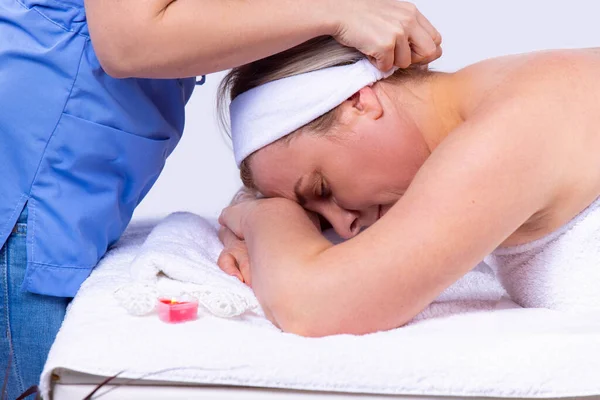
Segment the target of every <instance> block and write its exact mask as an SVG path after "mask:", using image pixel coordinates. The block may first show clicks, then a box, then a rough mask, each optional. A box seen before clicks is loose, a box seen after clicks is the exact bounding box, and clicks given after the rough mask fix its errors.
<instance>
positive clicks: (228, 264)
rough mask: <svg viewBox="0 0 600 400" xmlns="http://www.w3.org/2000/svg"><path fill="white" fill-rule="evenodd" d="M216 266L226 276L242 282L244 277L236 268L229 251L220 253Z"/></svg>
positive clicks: (233, 258)
mask: <svg viewBox="0 0 600 400" xmlns="http://www.w3.org/2000/svg"><path fill="white" fill-rule="evenodd" d="M217 265H218V266H219V268H221V270H222V271H223V272H225V273H226V274H227V275H231V276H235V277H236V278H238V279H239V280H240V281H242V282H244V277H243V276H242V273H241V272H240V270H239V268H238V267H237V263H236V260H235V257H234V256H233V255H232V254H231V253H230V252H229V251H222V252H221V254H220V255H219V259H218V260H217Z"/></svg>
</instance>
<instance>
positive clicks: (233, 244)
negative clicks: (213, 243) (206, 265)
mask: <svg viewBox="0 0 600 400" xmlns="http://www.w3.org/2000/svg"><path fill="white" fill-rule="evenodd" d="M219 239H220V240H221V242H222V243H223V245H224V248H223V251H222V252H221V255H219V259H218V260H217V265H218V266H219V268H221V270H223V272H225V273H226V274H227V275H231V276H235V277H236V278H238V279H239V280H240V281H242V282H243V283H245V284H247V285H248V286H252V280H251V279H252V278H251V275H250V260H249V259H248V247H246V242H245V241H243V240H241V239H240V238H238V237H237V236H236V235H235V234H234V233H233V232H232V231H231V230H230V229H229V228H227V227H225V226H221V228H220V229H219Z"/></svg>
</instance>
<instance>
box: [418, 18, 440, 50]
mask: <svg viewBox="0 0 600 400" xmlns="http://www.w3.org/2000/svg"><path fill="white" fill-rule="evenodd" d="M417 21H418V22H419V25H421V27H422V28H423V29H425V31H426V32H427V34H428V35H429V36H430V37H431V39H432V40H433V43H435V45H436V46H441V45H442V35H441V33H440V32H439V31H438V30H437V29H435V26H433V25H432V24H431V22H429V20H428V19H427V17H426V16H425V15H423V14H421V13H419V14H418V15H417Z"/></svg>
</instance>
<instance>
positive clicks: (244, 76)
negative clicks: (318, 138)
mask: <svg viewBox="0 0 600 400" xmlns="http://www.w3.org/2000/svg"><path fill="white" fill-rule="evenodd" d="M364 57H365V56H364V55H363V54H362V53H360V52H359V51H358V50H356V49H353V48H350V47H346V46H343V45H341V44H339V43H338V42H336V41H335V40H334V39H333V38H332V37H330V36H321V37H318V38H315V39H312V40H309V41H307V42H305V43H302V44H300V45H298V46H296V47H293V48H291V49H289V50H286V51H284V52H281V53H278V54H275V55H272V56H270V57H267V58H264V59H262V60H258V61H255V62H252V63H250V64H246V65H242V66H240V67H237V68H234V69H232V70H231V71H230V72H229V73H228V74H227V75H226V76H225V78H223V80H222V81H221V84H220V85H219V89H218V94H217V110H218V115H219V121H220V123H221V125H222V126H223V127H224V128H225V130H226V131H228V125H229V124H228V116H227V113H226V108H227V107H226V104H227V101H228V100H229V101H232V100H233V99H235V98H236V97H237V96H239V95H240V94H242V93H244V92H246V91H248V90H250V89H252V88H255V87H257V86H260V85H264V84H266V83H268V82H272V81H275V80H278V79H283V78H288V77H290V76H294V75H299V74H303V73H306V72H312V71H317V70H320V69H323V68H330V67H337V66H341V65H348V64H353V63H355V62H357V61H359V60H361V59H362V58H364ZM411 71H418V72H420V70H417V69H408V70H398V71H397V72H396V73H395V74H394V75H392V76H391V77H390V78H388V79H392V78H394V77H400V76H402V77H405V76H407V75H408V74H410V75H413V74H412V73H410V72H411ZM421 75H422V74H421ZM337 109H338V108H337V107H336V108H335V109H333V110H331V111H329V112H328V113H326V114H324V115H322V116H320V117H319V118H317V119H315V120H314V121H312V122H309V123H308V124H306V125H304V126H303V127H301V128H300V129H298V130H297V131H296V132H298V131H301V130H307V131H311V132H316V133H323V132H328V131H330V130H331V129H332V128H333V126H334V124H335V122H336V121H337ZM296 132H292V133H290V134H289V135H287V136H285V137H284V138H282V139H280V140H284V141H289V140H290V139H291V138H292V135H293V134H294V133H296ZM252 156H253V154H251V155H250V156H248V157H247V158H246V159H245V160H244V161H242V163H241V165H240V178H241V180H242V183H243V184H244V186H246V187H247V188H249V189H256V187H255V185H254V181H253V179H252V173H251V170H250V166H249V163H250V159H251V158H252Z"/></svg>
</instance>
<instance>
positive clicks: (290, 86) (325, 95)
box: [229, 58, 395, 167]
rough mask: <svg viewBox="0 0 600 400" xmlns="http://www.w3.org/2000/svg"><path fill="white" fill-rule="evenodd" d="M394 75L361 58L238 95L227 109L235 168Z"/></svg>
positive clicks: (274, 82) (278, 81) (270, 83)
mask: <svg viewBox="0 0 600 400" xmlns="http://www.w3.org/2000/svg"><path fill="white" fill-rule="evenodd" d="M394 71H395V69H392V70H391V71H389V72H385V73H384V72H381V71H380V70H378V69H377V68H376V67H374V66H373V65H372V64H371V63H370V62H369V60H367V59H366V58H365V59H362V60H360V61H358V62H356V63H354V64H350V65H343V66H340V67H331V68H324V69H321V70H318V71H314V72H307V73H304V74H300V75H294V76H291V77H289V78H284V79H279V80H276V81H273V82H269V83H266V84H264V85H261V86H257V87H255V88H253V89H251V90H248V91H247V92H244V93H242V94H240V95H239V96H238V97H236V98H235V99H234V100H233V101H232V102H231V105H230V106H229V113H230V118H231V137H232V140H233V152H234V155H235V162H236V163H237V165H238V167H239V166H240V164H241V163H242V161H243V160H244V159H245V158H246V157H248V156H249V155H250V154H252V153H254V152H255V151H256V150H258V149H261V148H263V147H265V146H267V145H269V144H271V143H273V142H275V141H277V140H278V139H281V138H282V137H284V136H286V135H289V134H290V133H292V132H294V131H295V130H297V129H299V128H301V127H303V126H304V125H306V124H308V123H309V122H311V121H314V120H315V119H317V118H318V117H320V116H321V115H323V114H325V113H327V112H328V111H331V110H333V109H334V108H335V107H337V106H339V105H340V104H342V103H343V102H344V101H345V100H347V99H348V98H350V97H351V96H352V95H353V94H355V93H356V92H358V91H359V90H360V89H362V88H364V87H365V86H369V85H371V84H373V83H375V82H377V81H379V80H381V79H384V78H387V77H389V76H390V75H392V74H393V73H394Z"/></svg>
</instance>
